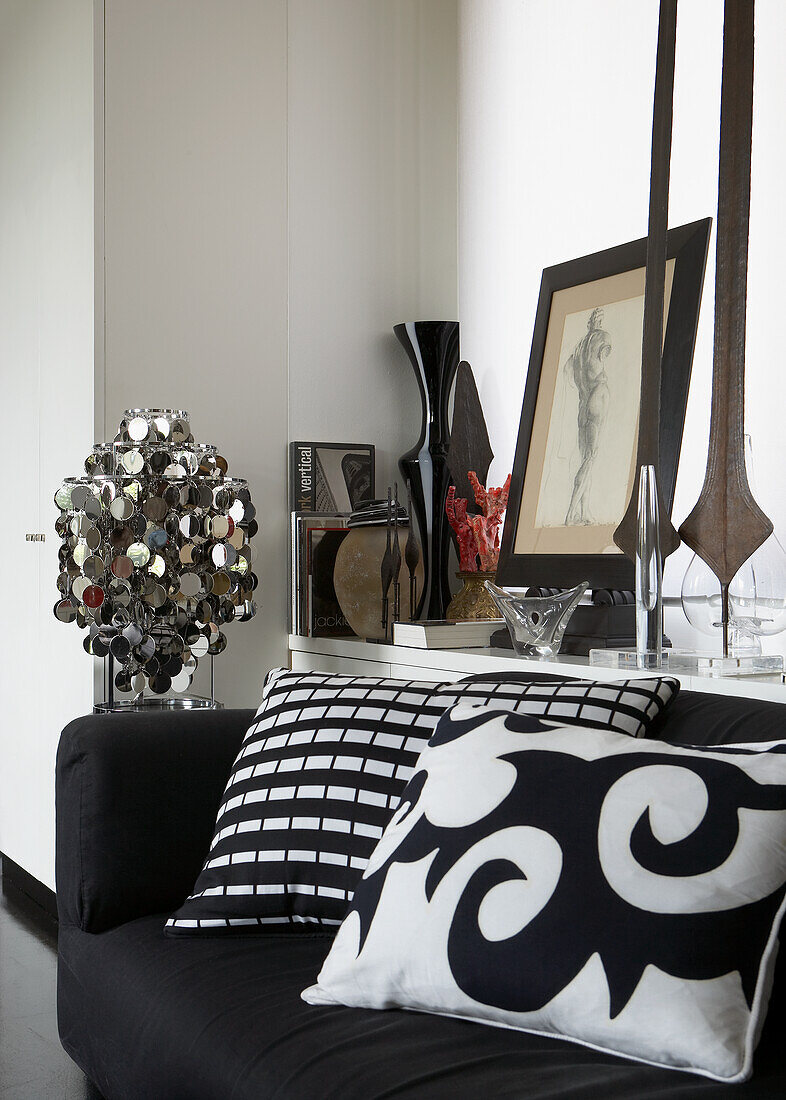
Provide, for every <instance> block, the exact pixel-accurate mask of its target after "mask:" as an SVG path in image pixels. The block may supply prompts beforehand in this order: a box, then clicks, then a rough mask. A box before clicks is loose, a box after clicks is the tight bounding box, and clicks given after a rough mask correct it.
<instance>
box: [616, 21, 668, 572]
mask: <svg viewBox="0 0 786 1100" xmlns="http://www.w3.org/2000/svg"><path fill="white" fill-rule="evenodd" d="M676 37H677V0H661V2H660V18H659V22H658V56H657V61H656V65H655V97H654V102H653V109H652V154H651V167H650V210H649V227H648V231H647V267H646V273H645V277H644V333H643V337H642V350H641V399H640V404H639V440H638V447H637V449H636V476H635V478H634V480H633V491H632V492H631V496H630V500H629V501H628V507H627V509H626V510H625V514H624V516H623V517H622V520H621V521H620V525H619V527H618V528H617V530H616V531H615V532H614V541H615V542H616V544H617V546H619V548H620V550H622V551H623V553H625V554H627V556H628V557H629V558H630V559H631V560H632V561H635V558H636V533H637V517H638V499H639V471H640V470H641V468H642V466H654V467H655V473H656V485H657V493H658V511H659V515H660V551H661V556H662V557H663V558H667V557H668V556H669V554H672V553H673V552H674V551H675V550H676V549H677V547H678V546H679V544H680V538H679V535H678V534H677V532H676V530H675V529H674V526H673V525H672V522H671V520H670V518H669V512H668V509H667V508H666V507H665V505H664V502H663V497H662V494H661V489H660V484H659V483H658V479H657V475H658V472H659V470H660V383H661V358H662V355H663V303H664V295H665V285H666V234H667V232H668V227H669V168H670V164H671V120H672V108H673V99H674V47H675V41H676Z"/></svg>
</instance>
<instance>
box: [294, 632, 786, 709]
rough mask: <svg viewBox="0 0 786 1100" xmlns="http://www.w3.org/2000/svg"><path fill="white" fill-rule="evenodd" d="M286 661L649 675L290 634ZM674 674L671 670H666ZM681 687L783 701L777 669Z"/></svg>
mask: <svg viewBox="0 0 786 1100" xmlns="http://www.w3.org/2000/svg"><path fill="white" fill-rule="evenodd" d="M289 653H290V665H291V667H292V669H293V670H294V671H296V672H306V671H308V670H309V669H317V670H319V671H320V672H344V673H349V674H355V675H363V674H365V675H368V676H391V677H393V678H394V679H398V680H410V679H419V680H431V681H433V682H435V683H437V682H439V681H450V680H460V679H462V677H464V676H471V675H473V674H476V673H483V672H547V673H548V672H551V673H554V675H555V676H577V677H580V678H582V679H587V680H624V679H630V678H632V677H634V676H651V675H653V674H652V673H648V672H630V671H627V670H626V671H624V672H622V671H620V670H619V669H615V668H602V667H599V666H597V665H593V666H591V667H590V664H589V661H588V660H587V658H586V657H570V656H558V657H555V658H552V659H550V660H532V659H529V658H526V657H517V656H516V654H515V653H513V651H512V650H509V649H413V648H410V647H408V646H401V645H384V644H383V643H381V642H365V641H363V640H361V639H360V638H302V637H300V636H299V635H297V634H290V636H289ZM668 675H670V676H675V674H674V673H668ZM675 679H677V680H679V681H680V684H681V685H682V686H683V687H684V688H689V689H690V690H691V691H704V692H709V693H712V694H717V695H739V696H743V697H747V698H751V699H769V700H771V701H773V702H778V703H786V684H784V682H783V677H782V675H780V674H778V675H776V676H739V677H709V676H683V675H681V674H680V675H676V676H675Z"/></svg>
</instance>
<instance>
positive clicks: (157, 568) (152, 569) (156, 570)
mask: <svg viewBox="0 0 786 1100" xmlns="http://www.w3.org/2000/svg"><path fill="white" fill-rule="evenodd" d="M147 570H148V572H149V573H152V574H153V576H154V577H163V575H164V573H165V572H166V562H165V561H164V559H163V558H162V557H161V555H160V554H156V555H155V556H154V557H153V560H152V561H151V562H150V564H149V565H148V567H147Z"/></svg>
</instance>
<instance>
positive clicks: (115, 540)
mask: <svg viewBox="0 0 786 1100" xmlns="http://www.w3.org/2000/svg"><path fill="white" fill-rule="evenodd" d="M54 499H55V504H56V505H57V508H58V510H59V513H60V514H59V515H58V517H57V520H56V521H55V530H56V532H57V534H58V535H59V536H60V538H61V540H62V541H61V546H60V549H59V561H60V574H59V576H58V578H57V587H58V590H59V593H60V595H59V598H58V600H57V603H56V604H55V608H54V613H55V617H56V618H57V619H59V620H60V621H61V622H65V623H71V622H75V623H76V624H77V626H78V627H79V628H80V629H81V630H84V631H86V634H85V638H84V642H83V645H84V649H85V651H86V652H87V653H90V654H92V655H93V656H94V657H99V658H103V659H104V660H105V662H106V665H105V679H106V682H107V684H108V690H107V698H106V700H105V702H103V703H99V704H97V705H96V707H95V709H96V710H97V711H115V710H126V709H129V708H136V707H172V708H200V707H218V706H221V704H220V703H217V702H216V700H215V694H214V677H213V658H214V657H216V656H217V655H218V654H219V653H222V652H223V651H224V649H225V648H226V645H227V638H226V634H225V627H226V625H227V624H228V623H231V622H233V621H234V620H236V619H237V620H239V621H240V622H246V621H247V620H248V619H250V618H252V617H253V615H254V614H255V612H256V604H255V602H254V599H253V593H254V590H255V589H256V587H257V577H256V575H255V574H254V572H253V571H252V565H253V562H254V550H253V548H252V547H251V545H250V540H251V539H252V538H253V536H254V535H255V534H256V532H257V521H256V519H255V514H256V509H255V508H254V505H253V504H252V502H251V495H250V493H249V490H248V484H247V482H246V481H245V480H243V479H242V478H235V477H229V476H228V475H227V462H226V459H224V458H222V456H221V455H220V454H219V453H218V451H217V449H216V447H214V446H213V445H211V444H207V443H195V442H194V437H193V435H192V434H191V427H190V425H189V417H188V413H187V412H185V411H183V410H179V409H128V410H127V411H126V412H125V413H124V414H123V419H122V420H121V422H120V426H119V430H118V434H117V435H116V437H115V439H114V441H113V442H112V443H100V444H96V446H94V447H93V450H92V451H91V453H90V454H89V455H88V456H87V458H86V460H85V476H83V477H70V478H65V480H64V481H63V483H62V484H61V485H60V487H59V489H58V490H57V492H56V493H55V498H54ZM203 657H209V658H210V696H209V697H200V696H197V695H190V694H188V693H189V689H190V688H191V685H192V681H193V678H194V674H195V672H196V670H197V666H198V663H199V660H200V659H201V658H203ZM115 692H119V693H121V694H122V695H125V696H127V698H126V699H125V700H118V699H117V698H116V696H115Z"/></svg>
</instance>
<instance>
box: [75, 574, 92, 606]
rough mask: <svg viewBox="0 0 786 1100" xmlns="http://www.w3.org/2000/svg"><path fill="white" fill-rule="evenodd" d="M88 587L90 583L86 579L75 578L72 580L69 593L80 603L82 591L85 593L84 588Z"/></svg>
mask: <svg viewBox="0 0 786 1100" xmlns="http://www.w3.org/2000/svg"><path fill="white" fill-rule="evenodd" d="M89 587H90V581H89V580H88V579H87V577H76V578H75V579H74V583H73V584H72V585H71V592H72V593H73V595H74V596H76V598H77V599H78V600H79V602H80V603H81V602H82V596H83V594H84V591H85V589H86V588H89Z"/></svg>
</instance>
